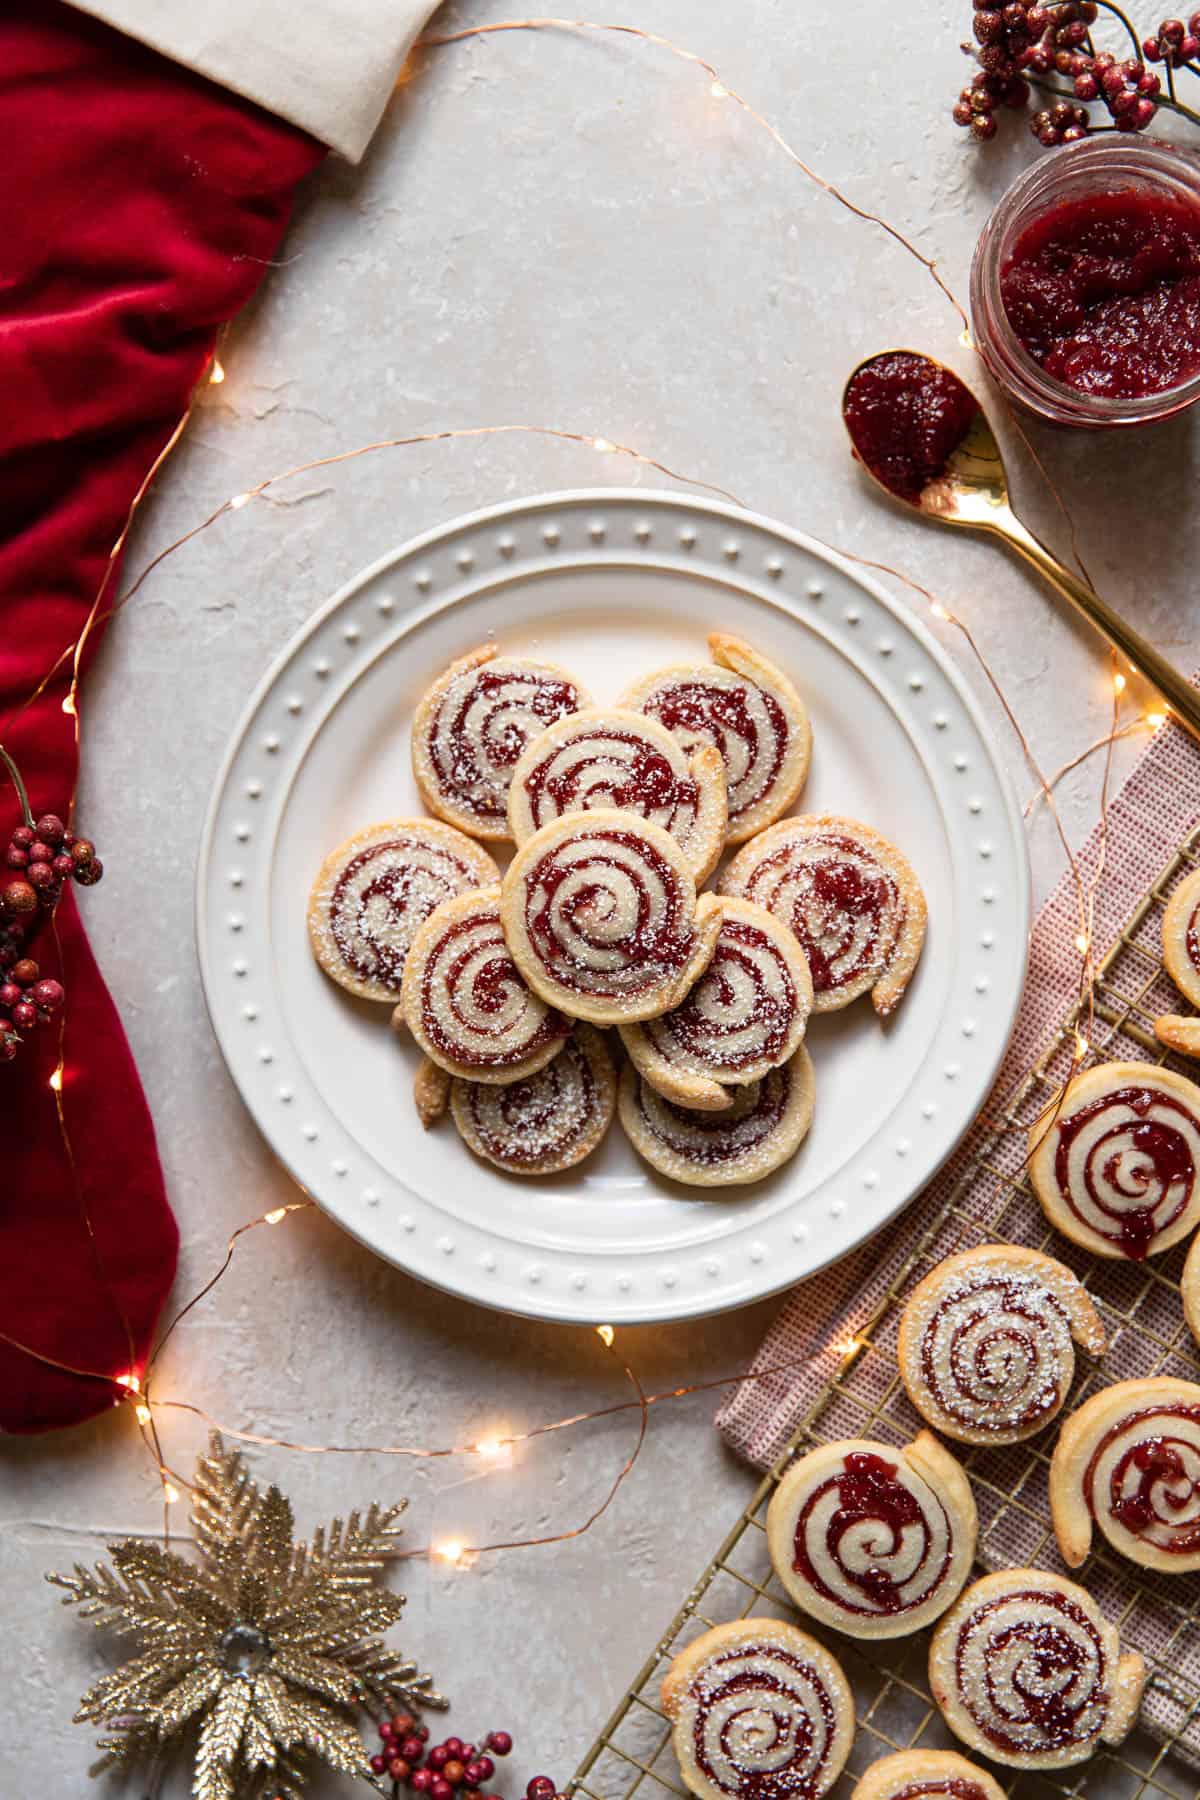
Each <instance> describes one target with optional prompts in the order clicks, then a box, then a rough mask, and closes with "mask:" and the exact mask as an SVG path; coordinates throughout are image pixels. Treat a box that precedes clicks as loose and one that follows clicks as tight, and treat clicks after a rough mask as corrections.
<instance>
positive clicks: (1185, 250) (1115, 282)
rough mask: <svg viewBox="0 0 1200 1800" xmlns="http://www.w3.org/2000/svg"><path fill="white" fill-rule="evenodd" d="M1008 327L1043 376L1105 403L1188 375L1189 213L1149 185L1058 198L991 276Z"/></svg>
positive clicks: (1198, 294)
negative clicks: (995, 280) (997, 273)
mask: <svg viewBox="0 0 1200 1800" xmlns="http://www.w3.org/2000/svg"><path fill="white" fill-rule="evenodd" d="M1000 295H1001V299H1002V301H1003V304H1004V310H1005V312H1006V314H1007V315H1008V322H1009V324H1010V325H1011V326H1012V328H1013V331H1014V332H1015V333H1016V335H1017V337H1018V338H1019V339H1020V340H1021V343H1022V344H1023V345H1024V347H1025V349H1026V350H1027V351H1028V353H1029V355H1030V356H1032V357H1033V359H1034V360H1035V362H1038V363H1040V364H1041V366H1042V368H1043V369H1045V371H1046V373H1047V374H1048V375H1053V376H1054V377H1055V378H1056V379H1057V380H1058V381H1061V382H1064V383H1065V384H1066V385H1067V386H1068V387H1072V388H1074V389H1076V390H1077V391H1078V392H1080V393H1085V394H1093V395H1097V396H1100V397H1104V398H1109V399H1135V398H1138V397H1140V396H1143V395H1147V394H1160V393H1165V392H1167V391H1169V390H1170V389H1171V388H1176V387H1180V386H1182V385H1183V383H1184V382H1186V381H1189V380H1191V378H1192V377H1193V376H1194V375H1196V374H1197V373H1200V206H1198V205H1195V204H1192V203H1190V202H1189V201H1187V200H1185V199H1183V198H1176V197H1173V196H1171V195H1168V194H1163V193H1158V192H1155V191H1154V190H1153V189H1151V188H1149V187H1125V188H1118V189H1115V190H1110V191H1108V192H1101V193H1094V194H1088V195H1085V196H1083V197H1081V198H1077V199H1063V200H1060V201H1059V202H1058V204H1057V205H1054V206H1051V207H1050V208H1049V209H1048V210H1047V211H1046V212H1044V213H1042V214H1041V215H1040V216H1039V217H1036V218H1034V219H1033V220H1032V222H1031V223H1030V224H1029V225H1027V226H1026V227H1025V229H1024V231H1022V232H1021V234H1020V236H1019V237H1018V238H1017V240H1016V242H1015V243H1014V245H1013V247H1012V250H1011V251H1010V253H1009V255H1008V257H1007V259H1006V261H1005V263H1004V265H1003V267H1002V268H1001V271H1000Z"/></svg>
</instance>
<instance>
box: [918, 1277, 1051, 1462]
mask: <svg viewBox="0 0 1200 1800" xmlns="http://www.w3.org/2000/svg"><path fill="white" fill-rule="evenodd" d="M945 1314H949V1315H950V1316H951V1317H952V1319H953V1327H952V1329H951V1331H950V1336H949V1341H948V1344H943V1350H944V1352H945V1353H946V1356H947V1361H948V1364H949V1369H948V1373H949V1377H950V1386H949V1387H947V1385H946V1383H945V1382H944V1381H943V1380H942V1375H941V1371H940V1369H939V1368H938V1364H937V1360H936V1346H937V1344H938V1342H939V1339H938V1326H939V1323H940V1319H941V1317H942V1316H943V1315H945ZM1047 1315H1053V1317H1052V1318H1051V1317H1048V1316H1047ZM1063 1319H1065V1314H1064V1312H1063V1308H1062V1306H1061V1305H1060V1304H1059V1302H1058V1300H1057V1298H1056V1297H1055V1295H1054V1294H1052V1293H1051V1292H1050V1290H1049V1289H1048V1288H1043V1287H1038V1288H1034V1287H1032V1286H1031V1284H1030V1283H1029V1282H1028V1281H1020V1280H1013V1279H1011V1278H1009V1277H1006V1276H1004V1275H991V1276H989V1277H987V1278H986V1279H982V1278H977V1280H976V1283H975V1285H974V1286H973V1287H972V1288H971V1290H970V1292H969V1293H964V1294H951V1295H949V1296H947V1298H946V1299H945V1300H944V1301H943V1303H942V1305H941V1306H940V1307H938V1309H937V1311H936V1312H935V1313H934V1314H933V1316H932V1317H931V1318H930V1319H929V1321H928V1323H927V1325H926V1328H925V1331H924V1332H923V1334H922V1337H921V1376H922V1379H923V1380H924V1383H925V1386H926V1388H927V1389H928V1390H929V1392H930V1394H932V1395H933V1398H934V1399H935V1400H936V1401H937V1403H938V1405H939V1406H940V1407H941V1409H942V1411H943V1412H944V1413H945V1414H946V1415H947V1417H948V1418H951V1419H956V1420H957V1421H958V1422H959V1424H961V1425H965V1426H967V1427H969V1428H970V1429H971V1430H973V1431H987V1430H989V1429H991V1430H996V1431H1013V1430H1015V1429H1017V1428H1018V1427H1024V1426H1031V1425H1033V1423H1034V1422H1035V1420H1038V1419H1041V1418H1042V1417H1044V1416H1045V1415H1046V1414H1047V1413H1050V1412H1053V1411H1054V1410H1055V1409H1056V1408H1057V1406H1058V1404H1059V1401H1060V1399H1061V1396H1062V1382H1063V1367H1062V1363H1061V1360H1060V1358H1059V1356H1058V1354H1057V1351H1056V1346H1055V1341H1054V1332H1053V1325H1054V1324H1056V1323H1058V1322H1060V1321H1062V1320H1063Z"/></svg>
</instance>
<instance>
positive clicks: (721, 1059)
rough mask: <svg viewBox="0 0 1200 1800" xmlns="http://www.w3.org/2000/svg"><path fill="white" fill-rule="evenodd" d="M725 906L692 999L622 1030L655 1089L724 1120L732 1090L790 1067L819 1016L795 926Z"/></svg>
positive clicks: (749, 905)
mask: <svg viewBox="0 0 1200 1800" xmlns="http://www.w3.org/2000/svg"><path fill="white" fill-rule="evenodd" d="M719 905H720V908H721V930H720V935H719V936H718V938H717V946H716V949H715V950H714V952H713V958H712V961H711V962H710V963H709V965H708V967H707V969H705V971H704V973H703V975H701V977H700V979H699V981H698V982H697V983H696V985H695V987H694V988H692V990H691V992H690V993H689V994H688V995H687V996H686V998H685V999H684V1000H682V1001H681V1002H680V1004H679V1005H678V1006H676V1007H673V1008H672V1010H671V1011H670V1012H668V1013H663V1014H662V1015H661V1017H659V1018H657V1019H648V1020H647V1021H646V1023H645V1024H643V1025H622V1027H621V1037H622V1040H623V1042H624V1045H625V1048H626V1050H627V1051H628V1052H629V1057H630V1061H631V1062H632V1063H633V1065H634V1067H635V1068H636V1069H637V1071H638V1073H639V1074H640V1075H642V1076H643V1077H644V1078H645V1080H646V1081H648V1082H649V1084H650V1086H651V1087H652V1088H654V1089H655V1090H656V1091H657V1092H658V1093H660V1094H662V1095H663V1097H664V1098H665V1099H667V1100H675V1101H677V1102H678V1103H679V1105H680V1106H690V1107H693V1108H695V1109H696V1110H697V1111H701V1112H724V1111H725V1110H726V1109H727V1108H728V1107H730V1106H731V1105H732V1104H733V1100H734V1095H733V1093H732V1092H731V1090H732V1089H736V1088H740V1087H745V1086H747V1085H748V1084H749V1083H750V1082H752V1081H759V1080H761V1079H762V1077H763V1076H764V1075H766V1074H767V1073H768V1072H769V1071H770V1070H771V1069H776V1068H778V1067H779V1066H780V1064H781V1063H785V1062H788V1061H790V1059H791V1058H792V1057H793V1056H794V1055H795V1053H796V1051H797V1050H798V1049H799V1048H800V1045H801V1042H802V1041H803V1038H804V1030H805V1026H806V1025H807V1023H808V1015H809V1012H810V1010H811V1008H812V979H811V977H810V976H809V973H808V964H807V962H806V961H805V958H804V952H803V950H801V948H800V945H799V944H798V943H797V941H796V939H795V937H794V936H793V934H792V933H791V932H790V931H789V930H788V929H787V927H786V926H785V925H780V924H779V922H778V921H777V920H776V919H774V918H772V916H771V914H770V913H769V912H766V911H765V910H764V909H763V908H762V907H761V906H755V905H754V903H753V901H750V900H734V899H730V898H725V899H722V900H721V901H720V902H719Z"/></svg>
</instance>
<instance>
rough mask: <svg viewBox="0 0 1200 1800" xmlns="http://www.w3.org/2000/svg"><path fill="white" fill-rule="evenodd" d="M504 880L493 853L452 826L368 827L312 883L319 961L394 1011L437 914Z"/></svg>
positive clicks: (312, 931)
mask: <svg viewBox="0 0 1200 1800" xmlns="http://www.w3.org/2000/svg"><path fill="white" fill-rule="evenodd" d="M499 879H500V871H499V869H498V868H497V867H496V865H495V863H494V862H493V861H492V859H491V857H490V856H489V855H488V853H487V851H486V850H483V849H481V848H480V846H479V845H478V844H473V843H472V842H471V840H470V838H467V837H464V836H463V834H462V832H461V831H455V830H453V829H452V828H451V827H450V826H449V825H441V824H439V823H437V821H435V820H433V819H392V820H389V821H388V822H387V823H386V824H383V825H367V826H365V827H364V829H363V830H362V831H357V832H355V834H354V836H353V837H352V838H347V840H346V842H345V843H344V844H339V845H338V848H337V849H336V850H334V851H333V852H332V853H331V854H330V855H329V856H327V857H326V858H325V861H324V862H323V863H322V864H321V867H320V870H319V872H318V874H317V879H316V881H315V882H314V883H313V887H312V892H311V894H310V895H309V900H308V936H309V942H310V943H311V945H312V952H313V955H314V956H315V957H316V959H317V961H318V963H319V964H320V966H321V967H322V968H323V969H324V971H325V973H326V974H327V975H329V976H331V977H332V979H333V980H334V981H336V982H337V983H338V985H339V986H340V987H344V988H346V989H347V991H348V992H349V993H351V994H357V995H358V997H359V998H360V999H362V1000H390V1001H391V1002H392V1004H393V1005H395V1003H396V1001H397V999H398V998H399V995H400V983H401V978H402V976H403V974H404V961H405V958H406V957H407V955H408V951H409V946H410V945H411V944H412V941H413V938H414V937H415V936H416V934H417V930H418V928H419V927H420V926H421V925H423V924H424V922H425V920H426V919H427V918H428V917H429V915H430V913H431V912H432V911H433V909H434V907H435V906H438V905H440V904H441V902H442V901H443V900H448V899H450V897H451V896H452V895H454V894H464V893H466V892H467V891H468V890H469V889H471V888H477V887H486V886H487V885H488V883H489V882H493V881H499Z"/></svg>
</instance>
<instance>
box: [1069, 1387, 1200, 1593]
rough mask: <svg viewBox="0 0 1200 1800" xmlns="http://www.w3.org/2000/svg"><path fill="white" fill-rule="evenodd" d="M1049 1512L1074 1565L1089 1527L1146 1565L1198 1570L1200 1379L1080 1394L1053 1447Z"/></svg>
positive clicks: (1175, 1571)
mask: <svg viewBox="0 0 1200 1800" xmlns="http://www.w3.org/2000/svg"><path fill="white" fill-rule="evenodd" d="M1050 1514H1051V1517H1052V1519H1053V1521H1054V1535H1055V1537H1056V1538H1057V1539H1058V1547H1059V1549H1060V1550H1061V1551H1062V1554H1063V1561H1064V1562H1066V1563H1067V1564H1068V1565H1069V1566H1070V1567H1071V1568H1073V1569H1077V1568H1078V1567H1079V1565H1080V1563H1082V1562H1083V1561H1084V1560H1085V1558H1086V1557H1087V1554H1088V1551H1089V1550H1090V1549H1091V1547H1092V1527H1093V1525H1098V1526H1099V1527H1100V1530H1101V1531H1102V1532H1103V1533H1104V1536H1105V1537H1106V1538H1107V1539H1108V1541H1109V1543H1110V1544H1111V1545H1112V1547H1113V1549H1114V1550H1116V1551H1118V1552H1119V1553H1120V1554H1121V1555H1122V1556H1125V1557H1128V1559H1129V1561H1130V1562H1135V1563H1139V1564H1140V1565H1141V1567H1142V1568H1144V1569H1157V1570H1158V1571H1159V1573H1160V1574H1163V1575H1190V1574H1193V1573H1194V1572H1195V1571H1196V1570H1197V1569H1200V1385H1197V1383H1196V1382H1194V1381H1178V1380H1176V1379H1174V1378H1173V1377H1172V1376H1168V1375H1159V1376H1153V1377H1149V1378H1147V1379H1145V1380H1141V1381H1118V1382H1115V1383H1114V1384H1113V1386H1112V1387H1106V1388H1102V1389H1101V1390H1100V1392H1099V1393H1098V1394H1093V1395H1092V1396H1091V1398H1090V1399H1088V1400H1085V1401H1084V1403H1083V1405H1082V1406H1080V1407H1078V1408H1077V1409H1076V1411H1075V1412H1073V1413H1072V1414H1071V1416H1070V1418H1069V1419H1067V1420H1066V1421H1065V1422H1064V1424H1063V1428H1062V1430H1061V1432H1060V1433H1059V1437H1058V1443H1057V1444H1056V1445H1055V1446H1054V1455H1053V1457H1052V1459H1051V1463H1050Z"/></svg>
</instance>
